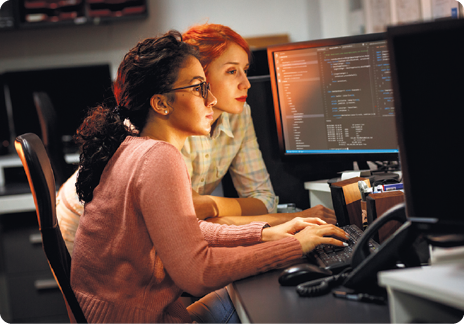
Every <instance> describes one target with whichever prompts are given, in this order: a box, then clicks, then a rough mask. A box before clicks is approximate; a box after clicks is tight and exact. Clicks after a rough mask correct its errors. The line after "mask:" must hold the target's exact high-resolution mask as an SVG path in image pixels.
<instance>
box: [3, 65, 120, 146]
mask: <svg viewBox="0 0 464 324" xmlns="http://www.w3.org/2000/svg"><path fill="white" fill-rule="evenodd" d="M2 79H3V88H2V89H1V90H2V93H4V94H5V98H4V100H5V104H6V106H7V112H9V116H8V119H9V121H10V122H9V132H10V140H9V141H8V152H9V154H15V150H14V145H13V144H14V138H15V137H16V136H18V135H21V134H24V133H28V132H31V133H35V134H37V135H39V136H41V134H42V132H41V129H40V123H39V118H38V115H37V111H36V108H35V105H34V100H33V95H32V94H33V92H35V91H42V92H46V93H47V94H48V96H49V97H50V100H51V102H52V104H53V106H54V108H55V110H56V113H57V118H58V121H59V125H58V127H59V132H60V133H61V135H62V141H63V147H64V149H65V152H66V153H72V152H77V147H76V146H75V144H74V142H73V141H72V136H73V135H74V134H75V132H76V130H77V128H78V127H79V125H80V124H81V123H82V121H83V119H84V118H85V116H86V113H87V110H88V108H90V107H94V106H96V105H98V104H100V103H102V102H103V101H104V100H105V99H108V98H109V99H110V100H111V98H113V94H112V91H111V86H112V78H111V73H110V66H109V64H98V65H86V66H70V67H60V68H50V69H34V70H24V71H7V72H5V73H4V74H3V75H2Z"/></svg>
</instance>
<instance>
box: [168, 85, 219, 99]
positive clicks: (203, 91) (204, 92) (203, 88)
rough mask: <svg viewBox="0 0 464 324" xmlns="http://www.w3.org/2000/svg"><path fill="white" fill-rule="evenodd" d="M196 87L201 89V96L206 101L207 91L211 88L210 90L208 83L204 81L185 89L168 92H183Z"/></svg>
mask: <svg viewBox="0 0 464 324" xmlns="http://www.w3.org/2000/svg"><path fill="white" fill-rule="evenodd" d="M198 86H200V87H201V96H202V97H203V99H207V98H208V91H210V90H211V88H210V85H209V82H206V81H202V82H200V83H197V84H193V85H189V86H186V87H180V88H174V89H171V90H169V91H168V92H172V91H176V90H183V89H188V88H194V87H198ZM168 92H166V93H168Z"/></svg>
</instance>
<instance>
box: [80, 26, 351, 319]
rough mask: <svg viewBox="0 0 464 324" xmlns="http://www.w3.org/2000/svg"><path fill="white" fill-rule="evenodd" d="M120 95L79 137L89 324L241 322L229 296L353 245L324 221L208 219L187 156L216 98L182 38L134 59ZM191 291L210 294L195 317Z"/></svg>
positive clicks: (151, 45) (161, 41)
mask: <svg viewBox="0 0 464 324" xmlns="http://www.w3.org/2000/svg"><path fill="white" fill-rule="evenodd" d="M113 90H114V94H115V98H116V102H117V106H116V107H111V106H107V105H102V106H99V107H97V108H95V109H93V110H92V111H91V112H90V114H89V116H88V117H87V118H86V119H85V120H84V122H83V124H82V125H81V127H80V129H79V131H78V133H77V135H76V137H77V140H78V142H79V143H80V146H81V150H82V151H81V152H82V153H81V161H80V166H79V173H78V178H77V184H76V187H77V193H78V195H79V197H80V199H81V200H83V201H84V202H85V206H84V213H83V215H82V217H81V220H80V223H79V227H78V229H77V233H76V240H75V245H74V252H73V255H72V257H73V260H72V269H71V285H72V287H73V290H74V292H75V294H76V297H77V299H78V301H79V304H80V305H81V307H82V309H83V311H84V314H85V316H86V318H87V321H88V322H89V323H97V322H103V323H110V322H116V323H129V322H137V323H142V322H152V323H153V322H163V323H167V322H191V321H196V322H236V321H239V319H238V317H237V315H236V312H235V309H234V308H233V305H232V304H231V301H230V298H229V297H228V294H227V291H226V289H225V288H222V287H225V286H226V285H227V284H229V283H231V282H233V281H235V280H238V279H241V278H244V277H247V276H250V275H254V274H257V273H260V272H263V271H267V270H270V269H274V268H278V267H283V266H287V265H289V264H291V263H293V262H295V261H297V262H298V261H300V259H301V257H302V256H303V254H304V253H307V252H309V251H311V250H312V249H314V247H315V246H317V245H319V244H334V245H339V246H340V245H343V244H344V243H343V242H342V241H340V240H338V239H335V238H333V237H340V238H344V237H345V233H344V232H343V231H342V230H341V229H339V228H337V227H335V226H333V225H327V224H325V223H324V222H323V221H320V220H319V221H314V219H312V220H311V221H308V220H306V219H301V218H295V219H294V220H292V221H290V222H288V223H285V224H281V225H278V226H274V227H268V224H267V223H264V222H253V223H251V224H248V225H242V226H227V225H218V224H212V223H209V222H205V221H202V220H198V218H197V217H196V214H195V209H194V206H193V202H192V189H191V184H190V177H189V173H188V170H187V167H186V165H185V162H184V160H183V157H182V155H181V153H180V149H181V148H182V146H183V145H184V142H185V140H186V138H187V136H190V135H205V134H208V133H209V131H210V129H211V122H212V118H213V110H212V106H213V105H214V104H215V103H216V98H215V97H214V96H213V94H212V93H211V92H210V91H209V84H208V83H207V82H206V77H205V74H204V71H203V68H202V66H201V64H200V62H199V60H198V55H197V53H196V50H195V49H194V48H193V47H191V46H190V45H188V44H186V43H184V42H182V38H181V35H180V34H179V33H178V32H174V31H171V32H168V33H167V34H165V35H163V36H161V37H158V38H149V39H146V40H144V41H141V42H139V43H138V44H137V45H136V46H135V47H134V48H133V49H131V50H130V51H129V53H127V54H126V55H125V57H124V60H123V62H122V63H121V65H120V67H119V70H118V76H117V80H116V81H115V84H114V89H113ZM126 119H127V120H128V121H129V122H130V123H128V125H132V126H130V127H129V126H126V124H125V120H126ZM295 233H296V234H295ZM329 236H330V237H329ZM221 288H222V289H221ZM217 289H219V290H217ZM215 290H216V291H215ZM184 291H185V292H188V293H190V294H192V295H194V296H203V295H205V294H207V295H206V296H204V297H203V298H202V299H200V300H199V301H197V302H196V303H194V304H192V305H190V306H189V307H188V308H187V309H186V308H185V307H184V306H183V303H182V302H181V300H180V299H179V298H180V296H181V294H182V292H184ZM211 292H212V293H211Z"/></svg>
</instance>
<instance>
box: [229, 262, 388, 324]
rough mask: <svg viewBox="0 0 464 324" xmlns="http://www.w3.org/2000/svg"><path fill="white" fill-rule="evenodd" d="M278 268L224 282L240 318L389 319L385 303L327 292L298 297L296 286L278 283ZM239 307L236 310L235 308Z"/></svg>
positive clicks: (257, 320)
mask: <svg viewBox="0 0 464 324" xmlns="http://www.w3.org/2000/svg"><path fill="white" fill-rule="evenodd" d="M280 273H281V270H274V271H270V272H267V273H264V274H260V275H257V276H253V277H249V278H246V279H242V280H239V281H236V282H234V283H232V284H231V285H229V286H228V288H229V293H230V295H231V298H232V301H233V302H234V305H235V307H236V308H237V310H238V311H239V314H240V310H241V311H243V312H244V314H241V315H240V316H241V319H242V322H244V323H245V322H247V321H249V322H252V323H389V322H390V314H389V309H388V306H387V305H377V304H371V303H365V302H358V301H351V300H345V299H339V298H336V297H333V296H332V294H327V295H325V296H320V297H300V296H299V295H298V294H297V292H296V287H283V286H280V285H279V283H278V281H277V280H278V277H279V274H280ZM239 309H240V310H239Z"/></svg>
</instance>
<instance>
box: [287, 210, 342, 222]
mask: <svg viewBox="0 0 464 324" xmlns="http://www.w3.org/2000/svg"><path fill="white" fill-rule="evenodd" d="M294 214H296V215H295V216H298V217H303V218H306V217H317V218H320V219H322V220H324V221H326V222H327V223H328V224H334V225H335V224H337V217H336V216H335V212H334V211H333V209H330V208H327V207H324V206H322V205H317V206H314V207H312V208H308V209H305V210H303V211H301V212H297V213H294Z"/></svg>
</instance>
